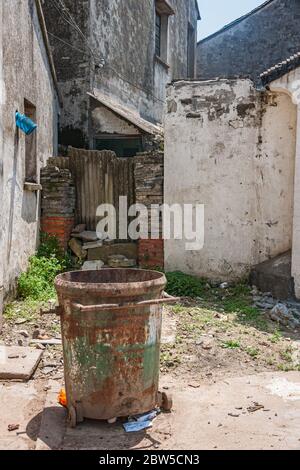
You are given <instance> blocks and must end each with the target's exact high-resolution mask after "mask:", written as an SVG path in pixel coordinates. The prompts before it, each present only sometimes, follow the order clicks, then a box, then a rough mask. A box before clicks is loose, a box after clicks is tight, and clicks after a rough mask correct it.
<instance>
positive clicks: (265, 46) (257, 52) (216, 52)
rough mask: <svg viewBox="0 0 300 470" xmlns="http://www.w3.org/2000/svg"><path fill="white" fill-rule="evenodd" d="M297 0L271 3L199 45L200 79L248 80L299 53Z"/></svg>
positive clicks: (298, 4) (299, 15)
mask: <svg viewBox="0 0 300 470" xmlns="http://www.w3.org/2000/svg"><path fill="white" fill-rule="evenodd" d="M299 18H300V2H299V0H273V1H270V2H269V3H268V4H266V5H265V6H264V7H263V8H262V9H260V10H258V11H257V12H256V13H254V14H252V15H250V16H248V17H246V18H245V19H243V20H242V21H240V22H237V23H236V24H234V25H233V26H232V27H229V28H227V29H224V30H223V31H221V32H220V33H218V34H216V35H212V36H210V37H208V38H207V39H204V40H202V41H200V42H199V43H198V47H197V77H198V78H200V79H205V80H206V79H211V78H215V77H219V78H234V77H250V78H252V79H253V80H254V81H255V82H258V81H259V75H260V74H261V73H262V72H264V71H265V70H267V69H268V68H269V67H272V66H273V65H275V64H277V63H278V62H281V61H282V60H285V59H287V58H288V57H290V56H291V55H292V54H295V53H297V52H299V44H300V29H299Z"/></svg>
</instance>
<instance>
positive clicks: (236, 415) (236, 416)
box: [228, 413, 240, 418]
mask: <svg viewBox="0 0 300 470" xmlns="http://www.w3.org/2000/svg"><path fill="white" fill-rule="evenodd" d="M228 416H231V418H239V417H240V415H239V414H235V413H228Z"/></svg>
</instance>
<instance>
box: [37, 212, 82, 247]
mask: <svg viewBox="0 0 300 470" xmlns="http://www.w3.org/2000/svg"><path fill="white" fill-rule="evenodd" d="M74 225H75V218H74V217H59V216H57V217H51V216H49V217H47V216H44V217H42V218H41V231H42V232H43V233H47V234H48V235H51V236H55V237H57V239H58V241H59V244H60V246H61V248H62V249H63V250H67V248H68V242H69V240H70V238H71V233H72V230H73V228H74Z"/></svg>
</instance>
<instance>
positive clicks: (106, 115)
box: [92, 106, 140, 136]
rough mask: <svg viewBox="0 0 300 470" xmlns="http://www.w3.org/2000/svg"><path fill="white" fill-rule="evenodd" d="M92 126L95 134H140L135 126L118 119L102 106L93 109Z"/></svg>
mask: <svg viewBox="0 0 300 470" xmlns="http://www.w3.org/2000/svg"><path fill="white" fill-rule="evenodd" d="M92 126H93V133H94V135H95V136H96V135H97V134H119V135H140V133H139V131H138V130H137V128H136V127H134V126H132V125H130V124H128V123H127V122H126V121H125V120H124V119H120V118H119V117H118V116H116V114H114V113H113V112H112V111H110V110H109V109H107V108H105V107H104V106H98V107H96V108H95V109H93V111H92Z"/></svg>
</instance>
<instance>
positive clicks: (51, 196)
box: [41, 160, 75, 250]
mask: <svg viewBox="0 0 300 470" xmlns="http://www.w3.org/2000/svg"><path fill="white" fill-rule="evenodd" d="M49 162H50V163H49V164H48V166H47V167H46V168H44V169H43V170H42V171H41V184H42V186H43V192H42V217H41V231H42V232H44V233H47V234H49V235H52V236H56V237H57V239H58V241H59V243H60V245H61V247H62V248H63V249H64V250H66V249H67V248H68V242H69V240H70V235H71V232H72V230H73V228H74V225H75V217H74V211H75V188H74V182H73V178H72V175H71V172H70V170H68V169H67V168H58V167H57V166H55V165H54V164H52V163H51V160H50V161H49Z"/></svg>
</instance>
